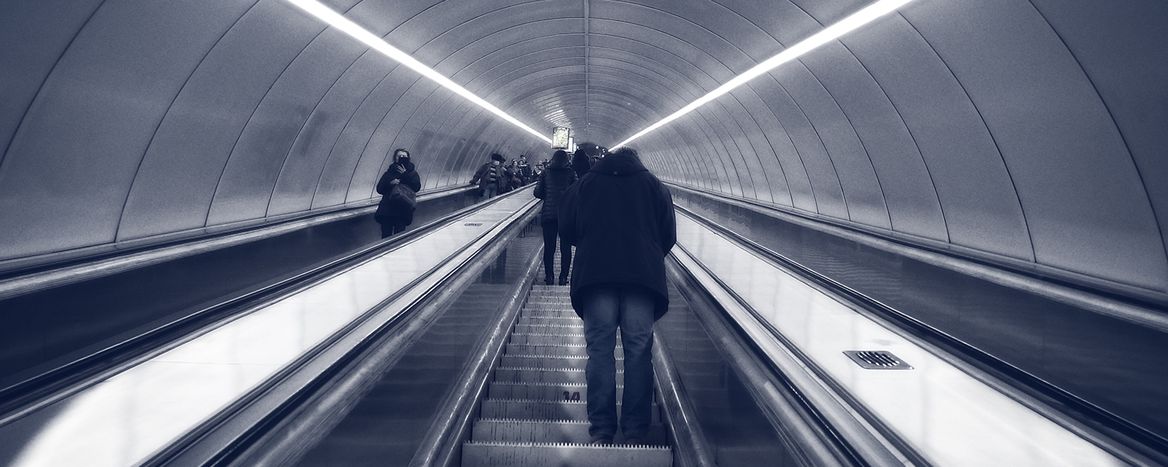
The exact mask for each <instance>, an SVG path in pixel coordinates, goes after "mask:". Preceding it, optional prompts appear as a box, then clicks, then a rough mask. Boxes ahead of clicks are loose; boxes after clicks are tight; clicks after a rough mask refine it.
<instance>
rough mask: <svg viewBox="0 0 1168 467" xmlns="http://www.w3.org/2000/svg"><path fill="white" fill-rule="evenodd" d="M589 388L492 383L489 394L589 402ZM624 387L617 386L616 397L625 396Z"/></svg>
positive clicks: (500, 396)
mask: <svg viewBox="0 0 1168 467" xmlns="http://www.w3.org/2000/svg"><path fill="white" fill-rule="evenodd" d="M587 388H588V386H587V385H585V384H580V383H511V382H494V383H491V390H490V392H489V393H488V394H489V396H490V397H491V398H492V399H538V400H545V401H582V400H587V397H588V393H587ZM624 392H625V388H624V385H620V384H618V385H617V386H616V397H617V399H620V397H621V396H622V395H623V394H624Z"/></svg>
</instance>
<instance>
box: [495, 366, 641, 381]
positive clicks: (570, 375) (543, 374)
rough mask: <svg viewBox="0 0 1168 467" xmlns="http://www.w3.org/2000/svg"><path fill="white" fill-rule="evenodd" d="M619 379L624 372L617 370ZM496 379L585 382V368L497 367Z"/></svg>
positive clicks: (622, 376)
mask: <svg viewBox="0 0 1168 467" xmlns="http://www.w3.org/2000/svg"><path fill="white" fill-rule="evenodd" d="M617 378H618V379H617V381H623V378H624V372H623V371H621V370H619V369H618V370H617ZM495 381H497V382H502V383H506V382H511V383H576V384H584V383H585V380H584V370H580V369H558V368H508V367H498V368H495Z"/></svg>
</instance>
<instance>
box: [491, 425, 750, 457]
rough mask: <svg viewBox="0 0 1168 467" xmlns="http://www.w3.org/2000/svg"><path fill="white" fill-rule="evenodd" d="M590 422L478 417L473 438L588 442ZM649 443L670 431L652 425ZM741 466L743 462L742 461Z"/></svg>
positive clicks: (620, 439) (665, 439) (662, 440)
mask: <svg viewBox="0 0 1168 467" xmlns="http://www.w3.org/2000/svg"><path fill="white" fill-rule="evenodd" d="M589 425H590V424H589V423H588V422H586V421H581V420H516V419H509V418H482V419H478V420H475V422H474V426H473V428H472V429H471V436H470V439H471V440H473V441H479V442H490V441H495V442H499V441H502V442H511V443H578V444H583V443H588V442H589V441H591V440H592V437H591V436H589V434H588V426H589ZM614 442H615V444H618V445H621V444H625V443H624V436H623V435H622V434H621V433H619V432H618V433H617V435H616V438H615V439H614ZM644 442H645V444H646V445H649V446H667V445H668V444H669V432H668V431H666V430H665V426H664V425H653V426H651V427H649V433H648V436H647V437H646V439H645V440H644ZM739 465H741V464H739Z"/></svg>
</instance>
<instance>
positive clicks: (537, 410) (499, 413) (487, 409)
mask: <svg viewBox="0 0 1168 467" xmlns="http://www.w3.org/2000/svg"><path fill="white" fill-rule="evenodd" d="M620 408H621V404H620V402H617V404H616V411H617V413H620ZM651 412H652V415H653V418H652V422H651V423H653V424H658V423H661V417H660V414H659V413H658V412H659V411H658V410H657V403H656V402H654V403H653V409H652V410H651ZM481 416H482V417H483V418H516V419H523V420H532V419H534V420H588V407H587V404H586V403H585V402H584V401H583V400H581V401H578V402H577V401H543V400H535V399H486V400H484V401H483V407H482V415H481Z"/></svg>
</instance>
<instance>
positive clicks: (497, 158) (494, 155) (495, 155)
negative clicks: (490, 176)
mask: <svg viewBox="0 0 1168 467" xmlns="http://www.w3.org/2000/svg"><path fill="white" fill-rule="evenodd" d="M491 160H493V161H499V162H504V161H506V160H507V158H505V157H503V155H502V154H499V153H497V152H496V153H491Z"/></svg>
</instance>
